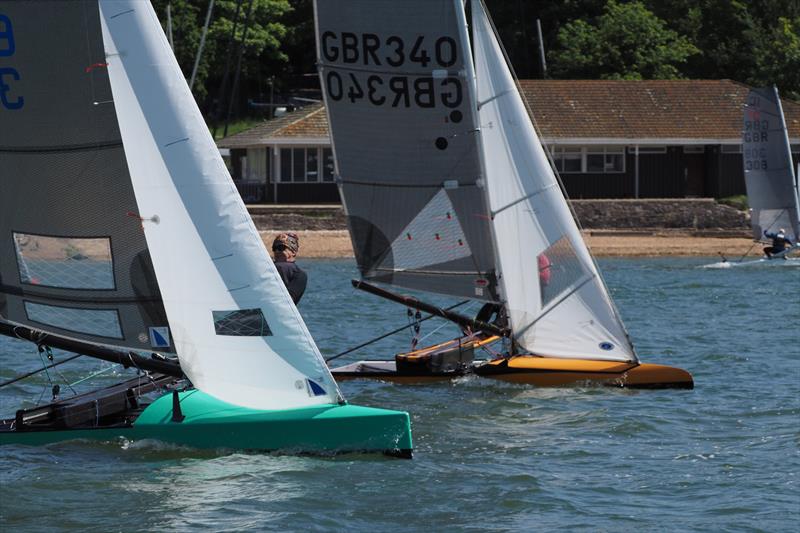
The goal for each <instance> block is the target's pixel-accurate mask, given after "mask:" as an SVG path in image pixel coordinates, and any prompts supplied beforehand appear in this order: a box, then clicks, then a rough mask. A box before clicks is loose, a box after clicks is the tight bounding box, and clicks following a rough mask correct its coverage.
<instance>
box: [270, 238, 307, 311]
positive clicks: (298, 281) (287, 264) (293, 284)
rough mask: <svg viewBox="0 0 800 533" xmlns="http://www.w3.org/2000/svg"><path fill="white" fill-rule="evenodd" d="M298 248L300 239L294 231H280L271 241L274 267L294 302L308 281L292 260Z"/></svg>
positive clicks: (304, 289)
mask: <svg viewBox="0 0 800 533" xmlns="http://www.w3.org/2000/svg"><path fill="white" fill-rule="evenodd" d="M299 250H300V240H299V239H298V238H297V234H296V233H281V234H280V235H278V236H277V237H275V240H274V241H273V242H272V254H273V257H274V258H275V268H277V269H278V274H280V276H281V279H282V280H283V283H284V284H285V285H286V288H287V289H289V295H290V296H291V297H292V300H293V301H294V303H295V304H298V303H300V298H302V297H303V293H304V292H306V283H307V282H308V276H307V275H306V273H305V272H304V271H303V270H302V269H301V268H300V267H299V266H297V264H296V263H295V262H294V260H295V258H296V257H297V252H298V251H299Z"/></svg>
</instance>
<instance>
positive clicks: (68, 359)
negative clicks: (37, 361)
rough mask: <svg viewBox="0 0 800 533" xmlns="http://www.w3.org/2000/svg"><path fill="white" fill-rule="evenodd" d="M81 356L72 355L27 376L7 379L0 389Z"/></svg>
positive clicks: (0, 385)
mask: <svg viewBox="0 0 800 533" xmlns="http://www.w3.org/2000/svg"><path fill="white" fill-rule="evenodd" d="M82 355H83V354H80V353H79V354H75V355H73V356H71V357H67V358H66V359H63V360H61V361H58V362H56V363H53V364H52V365H50V366H46V367H42V368H39V369H37V370H34V371H32V372H28V373H27V374H23V375H21V376H17V377H15V378H14V379H9V380H8V381H4V382H2V383H0V388H3V387H5V386H6V385H11V384H12V383H16V382H17V381H22V380H23V379H25V378H29V377H31V376H33V375H36V374H38V373H39V372H44V371H45V370H46V369H48V368H53V367H56V366H58V365H63V364H64V363H68V362H70V361H72V360H73V359H77V358H78V357H81V356H82Z"/></svg>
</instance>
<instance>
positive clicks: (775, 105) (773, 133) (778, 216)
mask: <svg viewBox="0 0 800 533" xmlns="http://www.w3.org/2000/svg"><path fill="white" fill-rule="evenodd" d="M742 126H743V128H742V146H743V149H744V153H743V158H742V159H743V162H744V179H745V185H746V186H747V202H748V204H749V206H750V209H751V214H750V223H751V226H752V228H753V239H754V240H756V241H760V240H764V239H765V238H768V237H767V236H766V234H768V233H769V234H775V233H777V232H778V230H779V229H783V230H784V232H785V234H786V237H787V238H788V239H789V240H790V241H792V242H793V243H795V246H797V243H798V238H800V193H798V190H800V189H798V176H797V175H796V174H795V171H794V165H793V163H792V152H791V145H790V144H789V132H788V130H787V128H786V118H785V117H784V115H783V107H782V106H781V99H780V96H779V95H778V89H777V88H776V87H768V88H762V89H751V90H750V94H748V95H747V102H746V103H745V107H744V119H743V124H742ZM787 251H788V250H787ZM779 255H783V254H779Z"/></svg>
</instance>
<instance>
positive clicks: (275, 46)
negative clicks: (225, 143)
mask: <svg viewBox="0 0 800 533" xmlns="http://www.w3.org/2000/svg"><path fill="white" fill-rule="evenodd" d="M250 1H251V0H216V1H215V3H214V11H213V16H212V19H211V26H210V27H209V30H208V35H207V37H206V44H205V48H204V50H203V55H202V57H201V61H200V64H199V67H198V70H197V79H196V81H195V85H194V88H193V92H194V94H195V96H196V98H197V99H198V101H199V102H201V103H202V102H204V101H206V99H207V98H208V97H209V96H210V97H211V98H217V97H218V96H219V95H218V94H217V93H218V92H219V88H220V85H221V81H222V75H223V73H224V72H225V70H226V69H225V65H226V62H229V69H230V73H231V75H232V73H233V71H234V69H235V68H236V61H237V58H236V55H235V51H236V43H238V42H239V41H240V40H241V39H242V36H243V34H244V26H245V18H246V15H247V12H248V8H249V4H250ZM167 4H170V5H171V12H172V33H173V37H174V43H175V56H176V57H177V58H178V63H179V64H180V65H181V70H183V73H184V75H185V76H186V78H187V79H188V78H189V77H190V76H191V73H192V68H193V67H194V62H195V57H196V55H197V49H198V46H199V44H200V37H201V33H202V29H203V25H204V24H205V17H206V12H207V9H208V0H153V7H154V8H155V10H156V13H157V14H158V17H159V19H160V20H161V22H162V25H163V26H164V27H165V29H166V23H167V15H166V8H167ZM237 7H238V21H239V22H238V24H236V34H235V43H234V46H230V43H231V31H232V29H233V26H234V20H236V17H237ZM291 9H292V8H291V6H290V4H289V1H288V0H252V11H251V13H250V21H249V24H248V29H247V38H246V40H245V45H244V54H243V56H242V72H241V78H240V87H243V88H244V89H245V90H246V91H253V90H258V89H259V87H258V86H259V84H261V85H264V84H266V83H267V80H268V79H269V77H270V76H271V75H274V74H275V73H276V72H277V71H279V70H280V69H282V68H284V65H285V63H286V61H287V56H286V54H285V53H284V52H283V51H282V50H281V43H282V39H283V38H284V36H285V35H286V26H285V25H284V24H283V23H282V21H281V19H282V18H283V17H284V15H286V14H287V13H288V12H290V11H291ZM229 47H230V49H231V51H232V53H229ZM229 90H230V89H229Z"/></svg>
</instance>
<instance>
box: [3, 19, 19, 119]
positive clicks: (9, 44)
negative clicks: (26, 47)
mask: <svg viewBox="0 0 800 533" xmlns="http://www.w3.org/2000/svg"><path fill="white" fill-rule="evenodd" d="M16 50H17V46H16V43H15V42H14V30H13V28H12V27H11V19H9V18H8V17H7V16H5V15H3V14H2V13H0V57H11V56H13V55H14V52H16ZM14 81H19V72H17V69H15V68H11V67H0V104H2V106H3V107H5V108H6V109H19V108H21V107H22V106H23V104H24V103H25V100H24V99H23V98H22V96H18V97H16V98H12V97H11V96H10V95H9V92H10V91H11V85H9V83H11V82H14Z"/></svg>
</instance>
